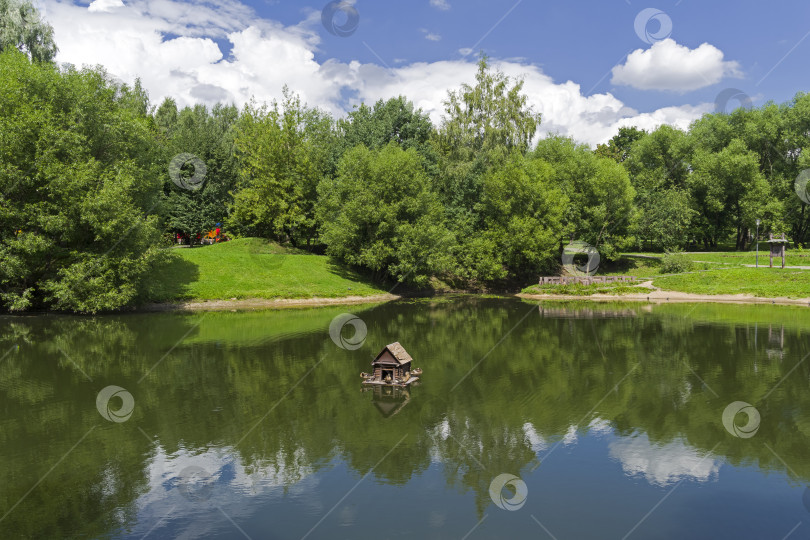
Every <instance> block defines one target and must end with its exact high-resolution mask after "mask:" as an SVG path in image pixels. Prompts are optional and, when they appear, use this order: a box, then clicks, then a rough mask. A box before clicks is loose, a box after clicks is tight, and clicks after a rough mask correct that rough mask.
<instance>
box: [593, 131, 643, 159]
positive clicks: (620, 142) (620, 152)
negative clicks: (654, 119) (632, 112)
mask: <svg viewBox="0 0 810 540" xmlns="http://www.w3.org/2000/svg"><path fill="white" fill-rule="evenodd" d="M646 134H647V132H646V131H644V130H643V129H639V128H637V127H620V128H619V133H618V134H617V135H614V136H613V138H611V139H610V140H609V141H608V143H607V144H598V145H596V150H595V152H596V154H597V155H599V156H601V157H606V158H611V159H613V160H615V161H617V162H619V163H622V162H624V160H626V159H627V158H628V156H629V155H630V149H631V148H632V146H633V143H634V142H636V141H637V140H639V139H641V138H643V137H644V136H645V135H646Z"/></svg>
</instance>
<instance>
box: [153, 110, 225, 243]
mask: <svg viewBox="0 0 810 540" xmlns="http://www.w3.org/2000/svg"><path fill="white" fill-rule="evenodd" d="M238 117H239V111H238V109H237V108H236V107H235V106H233V105H230V106H223V105H220V104H217V105H215V106H214V107H213V109H212V110H211V111H209V110H208V109H207V108H206V107H205V106H204V105H196V106H195V107H193V108H192V107H186V108H184V109H183V110H182V111H178V110H177V105H176V104H175V102H174V100H172V99H168V98H167V99H166V100H165V101H164V102H163V103H162V104H161V106H160V107H159V108H158V109H157V111H156V112H155V122H156V124H157V125H158V127H159V128H160V130H161V132H162V134H163V137H164V138H165V141H166V142H165V146H164V148H165V154H164V163H165V164H166V170H165V173H164V174H163V176H162V177H163V178H164V179H165V181H164V184H163V191H164V195H165V198H164V201H163V203H162V205H161V212H160V213H161V216H162V218H163V220H164V227H165V228H166V230H167V231H169V232H171V233H182V234H184V235H188V236H190V237H191V238H192V239H194V238H195V237H196V236H197V235H198V234H202V233H204V232H207V231H209V230H211V229H213V228H214V227H215V226H216V224H217V223H221V222H224V221H225V218H226V217H227V206H228V204H229V203H230V202H231V195H230V192H231V190H232V189H233V188H234V186H235V185H236V180H237V176H238V167H237V163H236V157H235V153H234V141H233V138H234V134H233V129H234V126H235V124H236V122H237V120H238ZM182 154H186V155H189V154H190V155H193V156H195V157H196V158H197V159H199V160H201V161H202V163H203V164H204V166H205V177H204V179H203V180H202V182H201V184H200V185H199V186H195V188H194V189H186V188H184V187H181V186H178V185H177V184H176V183H175V182H174V181H173V180H172V179H171V178H170V174H169V165H170V163H171V162H172V160H174V159H176V158H177V157H178V156H180V155H182ZM181 159H182V158H181ZM187 168H189V169H192V170H188V171H181V174H182V173H196V172H198V171H194V170H193V169H194V167H193V166H192V165H187Z"/></svg>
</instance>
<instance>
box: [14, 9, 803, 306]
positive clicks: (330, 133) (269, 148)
mask: <svg viewBox="0 0 810 540" xmlns="http://www.w3.org/2000/svg"><path fill="white" fill-rule="evenodd" d="M21 5H22V4H19V5H18V4H14V2H13V1H12V0H0V12H2V10H5V11H6V12H9V10H11V11H14V13H15V14H16V13H18V12H19V13H23V15H25V14H28V15H25V17H23V18H22V19H20V18H19V17H17V18H14V17H16V15H15V16H14V17H11V16H9V15H7V14H6V15H3V17H4V18H5V19H8V20H12V21H17V22H19V21H22V22H19V24H17V26H14V25H7V27H4V28H5V30H4V32H5V33H4V34H3V35H2V36H0V37H2V40H1V41H0V48H3V49H5V52H3V53H2V54H1V55H0V89H2V95H1V96H0V141H2V144H1V145H0V190H1V191H0V225H1V226H2V230H0V255H2V259H3V263H4V264H3V265H2V268H0V306H2V307H3V308H5V309H9V310H23V309H30V308H40V307H42V308H58V309H65V310H74V311H91V312H92V311H98V310H104V309H115V308H119V307H121V306H124V305H127V304H130V303H132V302H134V301H136V300H137V298H138V293H139V290H140V288H141V285H142V284H143V280H144V279H145V277H146V276H147V275H148V273H149V272H150V269H152V268H153V264H154V263H155V262H156V260H157V259H158V257H157V253H158V252H159V248H161V247H165V246H166V245H168V241H169V239H170V238H171V239H174V238H175V237H176V236H177V235H180V236H183V237H187V238H190V239H191V240H192V242H194V241H195V240H196V239H197V238H199V237H202V236H204V235H205V234H206V232H208V231H211V230H213V229H214V228H215V227H222V228H223V229H225V230H226V231H227V233H228V234H229V235H231V236H256V237H261V238H264V239H267V240H272V241H275V242H280V243H287V244H291V245H292V246H294V247H299V248H304V249H307V250H310V251H313V252H316V253H324V252H325V253H327V254H329V255H331V256H332V257H333V258H334V259H335V260H336V261H338V262H341V263H343V264H345V265H349V266H353V267H356V268H358V269H365V270H368V271H369V272H370V273H372V274H373V275H374V276H375V277H377V278H384V279H391V280H396V281H401V282H408V283H412V284H416V285H424V284H426V283H428V282H429V281H430V280H431V279H439V280H441V281H443V282H445V283H448V284H451V285H454V286H459V287H467V288H473V287H474V288H488V287H493V286H504V285H525V281H526V280H527V279H533V278H534V277H536V275H537V274H538V273H540V272H555V271H557V270H558V269H559V259H560V253H561V252H562V250H563V247H564V246H565V245H567V244H568V243H569V242H570V241H572V240H576V241H583V242H587V243H589V244H591V245H593V246H594V247H596V249H597V250H598V251H599V252H600V255H601V257H602V258H603V259H611V258H614V257H616V256H617V255H618V254H619V253H620V252H621V251H622V250H626V249H644V250H660V251H673V250H679V249H684V248H708V249H713V248H717V247H718V246H720V245H733V246H735V247H736V248H737V249H740V250H744V249H748V248H749V247H750V245H751V243H752V241H753V240H754V238H753V237H754V231H755V230H756V222H757V220H758V219H759V220H761V225H760V227H759V232H760V234H761V235H765V234H768V233H771V232H774V233H787V234H788V237H789V238H790V239H791V240H792V242H793V243H794V244H795V245H797V246H798V245H807V243H808V242H809V241H810V208H808V206H809V205H808V204H807V203H805V202H804V200H810V199H808V197H806V196H805V197H804V198H802V197H800V196H798V195H797V193H796V192H795V188H794V182H795V179H796V178H797V176H798V175H799V173H800V172H801V171H802V169H803V168H807V167H810V160H808V157H807V155H804V154H803V153H802V149H803V148H804V147H805V146H806V144H807V142H808V138H810V95H805V94H799V95H797V96H796V97H795V99H794V100H793V101H792V102H791V103H787V104H784V105H776V104H772V103H769V104H767V105H765V106H764V107H762V108H760V109H748V110H746V109H738V110H737V111H734V112H733V113H731V114H707V115H705V116H704V117H703V118H701V119H699V120H698V121H696V122H695V123H694V124H693V125H692V126H691V128H690V130H689V131H682V130H678V129H676V128H673V127H671V126H666V125H664V126H661V127H659V128H657V129H655V130H654V131H652V132H649V133H648V132H645V131H643V130H639V129H637V128H621V129H620V130H619V132H618V134H617V135H616V136H615V137H614V138H613V139H611V140H610V141H609V142H608V143H606V144H604V145H599V146H598V147H597V148H596V150H592V149H590V148H589V147H587V146H585V145H581V144H578V143H577V142H575V141H574V140H573V139H571V138H567V137H563V136H559V135H550V136H547V137H545V138H540V137H538V136H537V131H538V129H539V127H540V122H541V117H540V115H539V114H538V113H536V112H535V111H534V110H533V109H532V108H531V107H530V106H529V105H528V99H527V96H526V95H525V94H524V93H523V83H522V81H520V80H513V79H511V78H510V77H508V76H506V75H505V74H503V73H501V72H499V71H497V70H493V69H492V67H491V66H490V65H489V62H488V60H487V58H486V57H482V58H481V60H480V62H479V65H478V72H477V74H476V80H475V83H474V84H473V85H467V84H465V85H462V86H461V87H460V88H459V89H458V90H456V91H451V92H450V93H449V94H448V97H447V100H446V102H445V115H444V117H443V118H442V121H441V123H440V125H438V126H434V125H433V124H432V123H431V120H430V118H429V117H428V116H427V115H426V114H425V113H424V112H423V111H421V110H420V109H418V108H417V107H415V106H414V104H413V103H412V102H410V101H408V100H407V98H405V97H403V96H399V97H395V98H392V99H389V100H380V101H378V102H377V103H375V104H374V105H373V106H368V105H365V104H361V105H360V106H359V107H357V108H355V109H354V110H353V111H352V112H350V113H348V115H347V116H346V117H345V118H343V119H338V120H335V119H333V118H332V117H331V116H330V115H329V114H328V113H325V112H323V111H322V110H320V109H317V108H313V107H310V106H308V105H307V104H305V103H302V102H301V100H300V99H299V97H298V96H297V95H296V94H295V93H293V92H292V91H290V90H289V89H287V88H285V89H284V98H283V100H282V101H281V102H273V103H270V104H257V103H250V104H248V105H246V106H245V107H244V108H242V109H241V110H240V109H238V108H237V107H236V106H233V105H216V106H214V107H213V108H212V109H208V108H206V107H205V106H202V105H197V106H195V107H185V108H183V109H179V108H178V107H177V104H176V103H175V102H174V101H173V100H171V99H166V100H165V101H164V102H163V103H162V104H161V105H160V106H159V107H154V106H152V105H151V104H150V102H149V99H148V96H147V95H146V93H145V92H144V91H143V89H142V88H141V87H140V84H139V83H137V82H136V84H135V85H134V86H133V87H128V86H126V85H122V84H119V83H115V82H113V81H112V80H111V78H110V77H108V76H107V75H106V74H105V73H104V72H103V71H101V70H99V69H85V70H82V71H77V70H75V69H73V68H69V67H66V68H65V67H63V68H58V67H56V66H54V65H53V64H51V63H49V62H46V61H44V60H48V59H49V58H51V57H52V56H53V52H54V51H55V47H54V46H52V45H53V44H52V42H51V41H49V40H50V38H49V36H50V29H49V27H47V25H43V23H41V22H40V21H39V19H38V15H37V14H36V12H35V11H34V12H32V13H33V15H32V14H31V13H29V11H26V9H27V8H24V6H23V7H20V6H21ZM10 6H11V7H10ZM14 6H16V7H14ZM15 10H16V11H15ZM20 10H22V11H20ZM5 19H4V20H5ZM18 19H19V21H18ZM9 28H11V29H12V30H13V28H17V29H18V30H19V31H16V33H14V34H13V35H11V34H9V32H10V31H11V30H9ZM10 35H11V37H9V36H10ZM32 35H33V36H35V39H34V38H31V37H30V36H32ZM31 39H34V41H31ZM29 42H30V43H29ZM35 43H37V44H39V45H37V46H35ZM40 45H41V47H40ZM17 49H19V50H22V51H23V53H24V54H21V53H19V52H17ZM48 51H50V52H48Z"/></svg>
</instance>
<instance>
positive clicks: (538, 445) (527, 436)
mask: <svg viewBox="0 0 810 540" xmlns="http://www.w3.org/2000/svg"><path fill="white" fill-rule="evenodd" d="M523 440H525V441H526V442H527V443H529V446H530V447H531V448H532V452H541V451H543V450H545V449H546V448H548V444H547V443H546V439H545V438H544V437H543V436H542V435H540V434H539V433H537V430H536V429H534V426H533V425H531V423H529V422H526V423H525V424H523Z"/></svg>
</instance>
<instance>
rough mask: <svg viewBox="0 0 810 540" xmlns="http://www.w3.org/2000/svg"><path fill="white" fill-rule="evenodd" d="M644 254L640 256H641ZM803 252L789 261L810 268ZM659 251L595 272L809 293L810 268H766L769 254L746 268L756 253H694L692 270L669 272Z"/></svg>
mask: <svg viewBox="0 0 810 540" xmlns="http://www.w3.org/2000/svg"><path fill="white" fill-rule="evenodd" d="M639 255H641V256H642V257H639ZM803 255H804V254H799V253H796V254H794V255H793V256H792V257H791V256H790V255H789V256H788V263H789V264H793V265H797V266H810V261H808V260H806V259H805V257H804V256H803ZM648 257H660V254H652V253H650V254H628V255H627V256H623V257H622V258H621V259H619V260H618V261H615V262H613V263H608V264H603V265H602V266H600V268H599V271H598V273H597V274H596V275H597V276H604V275H620V274H621V275H630V276H635V277H636V278H638V280H639V281H652V286H653V288H657V289H661V290H663V291H672V292H682V293H689V294H700V295H720V294H747V295H751V296H756V297H762V298H808V297H810V270H796V269H789V268H786V269H784V270H783V269H781V268H768V267H767V258H765V259H764V261H765V266H763V265H762V263H763V257H762V254H761V253H760V268H748V267H746V266H743V265H745V264H754V260H755V259H754V257H755V255H754V254H752V253H735V252H729V253H690V254H687V255H686V257H687V258H688V259H691V260H692V261H693V267H692V268H690V269H689V271H688V272H680V273H676V274H668V273H665V272H664V270H663V269H662V268H661V261H660V259H658V258H648ZM644 290H648V289H643V288H640V287H638V286H632V285H628V284H627V283H617V284H594V285H545V286H542V287H541V286H539V285H531V286H529V287H526V288H525V289H524V290H523V292H524V293H526V294H564V295H571V296H587V295H591V294H615V295H621V294H627V293H640V292H643V291H644Z"/></svg>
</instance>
